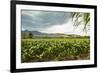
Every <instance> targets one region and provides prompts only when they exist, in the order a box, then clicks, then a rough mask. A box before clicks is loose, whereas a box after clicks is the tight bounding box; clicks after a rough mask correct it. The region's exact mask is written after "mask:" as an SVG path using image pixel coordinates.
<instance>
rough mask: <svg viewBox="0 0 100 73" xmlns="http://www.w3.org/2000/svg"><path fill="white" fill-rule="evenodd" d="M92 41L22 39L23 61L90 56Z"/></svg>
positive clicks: (86, 39)
mask: <svg viewBox="0 0 100 73" xmlns="http://www.w3.org/2000/svg"><path fill="white" fill-rule="evenodd" d="M89 44H90V41H89V38H85V39H78V38H77V39H74V38H73V39H67V38H66V39H53V38H52V39H22V41H21V61H22V63H23V62H44V61H65V60H66V61H67V60H87V59H89V58H90V55H89V54H90V45H89Z"/></svg>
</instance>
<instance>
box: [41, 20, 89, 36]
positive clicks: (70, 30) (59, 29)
mask: <svg viewBox="0 0 100 73" xmlns="http://www.w3.org/2000/svg"><path fill="white" fill-rule="evenodd" d="M41 32H44V33H66V34H78V35H86V33H85V32H83V31H82V26H79V27H78V28H76V29H75V28H74V27H73V23H72V21H71V20H70V21H69V22H68V23H65V24H63V25H54V26H51V27H48V28H46V29H43V30H41ZM87 35H89V32H87Z"/></svg>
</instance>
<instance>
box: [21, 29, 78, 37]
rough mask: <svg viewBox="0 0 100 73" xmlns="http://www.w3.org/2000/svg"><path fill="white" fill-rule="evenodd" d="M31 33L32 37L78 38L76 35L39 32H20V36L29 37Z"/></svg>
mask: <svg viewBox="0 0 100 73" xmlns="http://www.w3.org/2000/svg"><path fill="white" fill-rule="evenodd" d="M29 33H31V34H32V35H33V36H34V37H80V35H76V34H64V33H43V32H39V31H28V30H25V31H22V36H26V35H29Z"/></svg>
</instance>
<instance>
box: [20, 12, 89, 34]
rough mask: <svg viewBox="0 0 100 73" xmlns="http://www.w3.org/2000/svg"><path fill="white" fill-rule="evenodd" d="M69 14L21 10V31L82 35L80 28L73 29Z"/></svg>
mask: <svg viewBox="0 0 100 73" xmlns="http://www.w3.org/2000/svg"><path fill="white" fill-rule="evenodd" d="M71 14H72V12H60V11H57V12H54V11H34V10H22V11H21V23H22V30H30V31H40V32H44V33H66V34H79V35H84V34H85V33H84V32H83V31H82V26H79V28H77V29H75V28H74V27H73V22H72V17H71ZM88 34H89V32H88Z"/></svg>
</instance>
